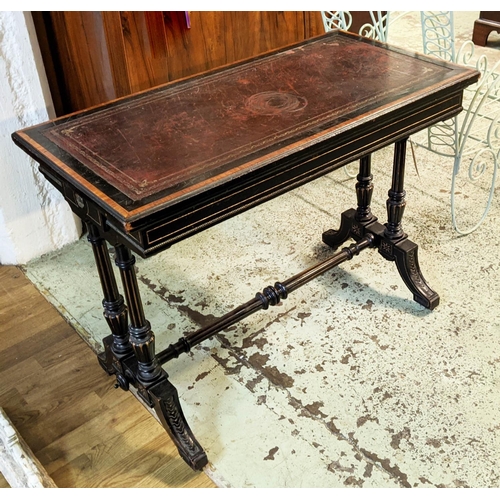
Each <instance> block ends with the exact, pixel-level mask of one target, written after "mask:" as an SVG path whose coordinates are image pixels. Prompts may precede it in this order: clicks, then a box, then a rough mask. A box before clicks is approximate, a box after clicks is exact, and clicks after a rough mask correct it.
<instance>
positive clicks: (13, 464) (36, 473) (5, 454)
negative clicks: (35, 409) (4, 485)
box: [0, 408, 57, 488]
mask: <svg viewBox="0 0 500 500" xmlns="http://www.w3.org/2000/svg"><path fill="white" fill-rule="evenodd" d="M0 471H1V472H2V474H3V475H4V477H5V479H6V480H7V482H8V483H9V485H10V486H11V487H13V488H57V486H56V484H55V483H54V481H52V479H51V478H50V476H49V475H48V474H47V472H46V471H45V469H44V468H43V466H42V464H41V463H40V462H39V461H38V459H37V458H36V457H35V455H34V454H33V452H32V451H31V450H30V448H29V447H28V445H27V444H26V443H25V441H24V439H23V438H22V437H21V435H20V434H19V433H18V432H17V430H16V428H15V427H14V425H13V424H12V422H11V421H10V420H9V417H8V416H7V414H6V413H5V411H4V410H3V408H0Z"/></svg>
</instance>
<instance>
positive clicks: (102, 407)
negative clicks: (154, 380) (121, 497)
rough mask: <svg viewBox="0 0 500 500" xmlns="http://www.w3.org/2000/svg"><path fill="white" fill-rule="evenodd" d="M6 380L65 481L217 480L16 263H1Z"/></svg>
mask: <svg viewBox="0 0 500 500" xmlns="http://www.w3.org/2000/svg"><path fill="white" fill-rule="evenodd" d="M0 380H1V384H0V407H3V409H4V410H5V412H6V413H7V415H8V416H9V418H10V420H11V421H12V423H13V424H14V426H15V427H16V428H17V430H18V432H19V433H20V434H21V436H22V437H23V438H24V440H25V441H26V443H27V444H28V446H29V447H30V448H31V450H32V451H33V452H34V454H35V455H36V457H37V458H38V460H40V462H41V463H42V465H43V466H44V468H45V469H46V470H47V472H48V473H49V474H50V476H51V477H52V479H53V480H54V481H55V483H56V484H57V486H59V487H64V488H94V487H100V488H103V487H142V488H165V487H168V488H214V487H215V485H214V484H213V482H212V481H211V480H210V479H209V478H208V477H207V476H206V475H205V474H204V473H197V472H194V471H192V470H191V469H190V468H189V467H188V466H187V465H186V464H185V463H184V462H183V460H182V459H181V458H180V457H179V455H178V454H177V450H176V448H175V446H174V444H173V443H172V441H171V440H170V439H169V437H168V435H167V434H166V432H165V431H164V430H163V428H162V427H161V426H160V424H159V423H158V422H157V421H156V419H154V418H153V417H152V416H151V414H150V413H149V412H148V411H147V410H146V409H145V408H144V407H143V406H142V405H141V404H140V403H139V401H137V399H136V398H135V397H134V396H133V395H132V394H131V393H128V392H124V391H122V390H120V389H114V388H113V380H112V379H111V378H110V377H108V375H106V374H105V373H104V371H102V370H101V368H100V367H99V365H98V364H97V361H96V359H95V356H94V354H93V353H92V351H91V350H90V348H89V347H88V346H87V345H86V344H85V343H84V342H83V340H81V339H80V337H79V336H78V335H77V333H76V332H75V331H74V330H73V328H72V327H71V326H70V325H69V324H68V323H66V322H65V320H64V319H63V318H62V317H61V315H60V314H59V313H58V312H57V310H56V309H55V308H54V307H53V306H52V305H51V304H49V303H48V302H47V300H46V299H45V298H44V297H43V295H41V294H40V293H39V292H38V291H37V290H36V288H35V287H34V286H33V284H32V283H31V282H30V281H29V280H28V279H27V278H26V277H25V276H24V274H23V273H22V271H21V270H19V269H18V268H16V267H14V266H0ZM0 487H1V488H8V487H9V484H8V483H7V481H6V480H5V478H3V476H1V475H0Z"/></svg>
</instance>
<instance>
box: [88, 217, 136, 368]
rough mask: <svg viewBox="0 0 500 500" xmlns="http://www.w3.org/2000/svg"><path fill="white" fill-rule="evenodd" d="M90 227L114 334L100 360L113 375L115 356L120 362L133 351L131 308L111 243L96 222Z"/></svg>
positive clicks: (105, 342) (110, 324) (90, 239)
mask: <svg viewBox="0 0 500 500" xmlns="http://www.w3.org/2000/svg"><path fill="white" fill-rule="evenodd" d="M87 228H88V237H87V239H88V240H89V242H90V243H91V245H92V250H93V252H94V259H95V263H96V266H97V271H98V273H99V279H100V282H101V287H102V291H103V295H104V299H103V301H102V305H103V308H104V313H103V314H104V317H105V318H106V321H107V323H108V326H109V328H110V330H111V336H110V337H106V339H105V340H104V346H105V351H104V353H103V354H102V355H101V356H99V362H100V363H101V365H102V367H103V368H104V369H105V370H106V371H107V372H108V373H109V374H112V373H115V372H116V368H115V367H113V359H117V360H118V361H119V360H120V359H123V358H124V357H126V356H128V355H130V354H131V353H132V345H131V344H130V341H129V333H128V318H127V308H126V306H125V303H124V300H123V297H122V295H121V294H120V293H119V292H118V286H117V283H116V279H115V275H114V273H113V268H112V264H111V260H110V258H109V253H108V246H107V243H106V241H105V240H104V238H102V236H101V234H100V232H99V229H98V228H97V227H96V226H95V225H93V224H90V223H87Z"/></svg>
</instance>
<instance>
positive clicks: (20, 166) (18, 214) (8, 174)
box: [0, 11, 81, 264]
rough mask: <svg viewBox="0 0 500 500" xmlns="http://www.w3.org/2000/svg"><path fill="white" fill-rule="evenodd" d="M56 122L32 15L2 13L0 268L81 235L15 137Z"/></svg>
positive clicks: (59, 197) (0, 31)
mask: <svg viewBox="0 0 500 500" xmlns="http://www.w3.org/2000/svg"><path fill="white" fill-rule="evenodd" d="M53 117H54V110H53V105H52V101H51V98H50V93H49V90H48V84H47V79H46V76H45V72H44V70H43V64H42V59H41V55H40V49H39V47H38V43H37V41H36V36H35V29H34V26H33V21H32V18H31V14H29V13H23V12H5V11H0V264H25V263H26V262H28V261H29V260H31V259H33V258H35V257H38V256H40V255H42V254H44V253H47V252H50V251H53V250H56V249H59V248H61V247H62V246H64V245H66V244H68V243H72V242H73V241H75V240H77V239H78V237H79V235H80V234H81V225H80V221H79V219H77V218H75V217H74V216H73V214H72V212H71V210H70V208H69V206H68V204H67V203H66V202H65V201H64V199H63V198H62V196H61V195H60V193H59V192H58V191H56V190H55V188H53V187H52V185H51V184H49V183H48V182H47V181H46V180H45V178H44V177H43V176H42V175H41V174H40V173H39V172H38V169H37V164H36V163H35V162H34V161H33V160H31V159H30V158H29V157H28V156H27V155H26V154H25V153H24V152H23V151H21V149H19V148H18V147H17V146H15V145H14V143H13V142H12V139H11V134H12V132H14V131H16V130H19V129H22V128H24V127H29V126H31V125H35V124H38V123H41V122H43V121H46V120H48V119H50V118H53Z"/></svg>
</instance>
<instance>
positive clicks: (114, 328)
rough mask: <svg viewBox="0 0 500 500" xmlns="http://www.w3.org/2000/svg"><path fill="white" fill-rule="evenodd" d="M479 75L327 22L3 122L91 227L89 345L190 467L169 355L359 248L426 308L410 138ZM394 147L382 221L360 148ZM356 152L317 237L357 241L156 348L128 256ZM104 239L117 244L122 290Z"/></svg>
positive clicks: (432, 302)
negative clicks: (161, 81)
mask: <svg viewBox="0 0 500 500" xmlns="http://www.w3.org/2000/svg"><path fill="white" fill-rule="evenodd" d="M478 78H479V73H478V72H477V71H474V70H470V69H466V68H461V67H459V66H455V65H451V64H448V63H445V62H443V61H438V60H432V59H429V58H426V57H423V56H418V55H415V54H410V53H407V52H405V51H402V50H399V49H395V48H392V47H389V46H387V45H384V44H381V43H378V42H374V41H371V40H367V39H363V38H361V37H358V36H354V35H350V34H346V33H342V32H331V33H328V34H326V35H323V36H321V37H317V38H313V39H310V40H306V41H305V42H301V43H298V44H295V45H292V46H289V47H286V48H284V49H280V50H277V51H273V52H270V53H267V54H264V55H262V56H259V57H256V58H253V59H251V60H248V61H244V62H241V63H236V64H233V65H230V66H226V67H224V68H222V69H218V70H215V71H211V72H208V73H205V74H202V75H198V76H195V77H192V78H188V79H185V80H182V81H177V82H173V83H171V84H167V85H164V86H160V87H157V88H154V89H152V90H149V91H146V92H142V93H138V94H135V95H132V96H129V97H126V98H123V99H119V100H117V101H114V102H111V103H107V104H105V105H102V106H99V107H95V108H92V109H90V110H85V111H82V112H79V113H75V114H73V115H69V116H66V117H62V118H59V119H56V120H52V121H50V122H47V123H43V124H41V125H38V126H35V127H31V128H29V129H25V130H22V131H19V132H16V133H14V134H13V139H14V141H15V142H16V144H18V145H19V146H20V147H21V148H22V149H23V150H25V151H26V152H27V153H28V154H29V155H31V156H32V157H33V158H34V159H35V160H37V162H38V163H39V164H40V171H41V172H42V173H43V174H44V175H45V176H46V177H47V179H49V181H50V182H51V183H52V184H54V186H55V187H56V188H57V189H59V190H60V191H61V192H62V193H63V195H64V197H65V199H66V200H67V201H68V203H69V205H70V206H71V208H72V210H73V211H74V212H75V213H76V214H77V215H78V216H80V217H81V218H82V220H83V221H84V222H85V223H86V225H87V228H88V239H89V241H90V243H91V245H92V248H93V251H94V256H95V260H96V263H97V268H98V271H99V276H100V280H101V284H102V290H103V294H104V300H103V307H104V316H105V318H106V320H107V322H108V324H109V327H110V329H111V335H109V336H108V337H106V338H105V339H104V352H103V353H101V354H100V355H99V356H98V359H99V361H100V363H101V365H102V367H103V368H104V369H105V370H106V371H107V372H108V373H109V374H114V375H116V378H117V383H118V384H119V386H120V387H122V388H123V389H125V390H127V389H128V388H129V387H130V385H132V386H133V387H135V389H136V390H137V393H138V395H139V396H140V397H141V398H142V399H143V400H144V402H145V403H147V404H148V405H149V406H150V407H151V408H154V409H155V411H156V413H157V415H158V418H159V419H160V421H161V422H162V424H163V426H164V427H165V429H166V430H167V431H168V433H169V434H170V436H171V437H172V439H173V440H174V442H175V443H176V445H177V448H178V450H179V453H180V454H181V456H182V457H183V458H184V460H185V461H186V462H187V463H188V464H189V465H190V466H191V467H192V468H194V469H201V468H202V467H203V466H205V465H206V463H207V456H206V454H205V452H204V450H203V448H202V447H201V445H200V444H199V443H198V441H197V440H196V439H195V437H194V435H193V433H192V431H191V429H190V428H189V426H188V424H187V422H186V420H185V418H184V415H183V413H182V409H181V406H180V403H179V399H178V396H177V391H176V389H175V387H174V386H173V385H172V384H171V383H170V381H169V380H168V375H167V373H166V371H165V370H164V369H163V368H162V365H163V364H165V363H167V362H168V361H169V360H171V359H173V358H175V357H178V356H179V354H181V353H183V352H188V351H189V350H190V349H191V348H192V347H193V346H194V345H196V344H198V343H200V342H202V341H203V340H205V339H207V338H209V337H211V336H212V335H214V334H216V333H217V332H219V331H221V330H223V329H225V328H227V327H229V326H230V325H232V324H234V323H236V322H237V321H239V320H241V319H243V318H245V317H246V316H248V315H250V314H252V313H253V312H255V311H258V310H260V309H267V308H268V307H269V305H275V304H277V303H278V302H280V300H282V299H285V298H286V297H287V296H288V294H290V293H291V292H293V291H294V290H296V289H297V288H298V287H300V286H301V285H303V284H304V283H307V282H308V281H310V280H311V279H313V278H314V277H316V276H318V275H320V274H321V273H323V272H325V271H327V270H329V269H332V268H333V267H335V266H336V265H338V264H340V263H342V262H344V261H345V260H347V259H351V258H352V257H353V255H355V254H358V253H359V252H360V251H361V250H363V249H365V248H368V247H376V248H377V249H378V251H379V253H380V254H381V255H382V256H383V257H385V258H386V259H388V260H390V261H394V262H395V263H396V266H397V269H398V271H399V273H400V275H401V277H402V279H403V280H404V282H405V283H406V285H407V287H408V288H409V290H410V291H411V293H412V294H413V298H414V299H415V300H416V301H417V302H419V303H420V304H422V305H423V306H425V307H427V308H429V309H433V308H434V307H436V306H437V304H438V302H439V297H438V295H437V293H436V292H435V291H433V290H432V289H431V288H430V287H429V285H428V284H427V283H426V281H425V279H424V277H423V276H422V273H421V271H420V268H419V263H418V257H417V249H418V247H417V245H416V244H415V243H413V242H411V241H410V240H409V239H408V238H407V235H406V234H405V233H404V232H403V228H402V225H401V220H402V216H403V211H404V208H405V191H404V185H403V182H404V165H405V153H406V141H407V138H408V137H409V135H410V134H413V133H415V132H417V131H419V130H421V129H423V128H426V127H428V126H429V125H431V124H434V123H436V122H438V121H440V120H444V119H447V118H450V117H452V116H454V115H456V114H457V113H459V112H460V111H461V109H462V108H461V102H462V93H463V89H464V88H466V87H467V86H468V85H470V84H472V83H474V82H475V81H477V80H478ZM389 144H395V151H394V164H393V166H392V172H393V174H392V185H391V186H390V190H389V194H388V199H387V222H386V223H385V224H381V223H380V222H379V221H378V220H377V218H376V217H375V216H374V215H373V214H372V212H371V209H370V202H371V196H372V190H373V186H372V175H371V165H370V154H371V153H372V152H374V151H376V150H378V149H380V148H382V147H385V146H387V145H389ZM358 159H359V160H360V167H359V175H358V177H357V180H358V182H357V184H356V194H357V208H355V209H354V208H353V209H349V210H347V211H345V212H344V213H343V214H342V217H341V224H340V229H339V230H337V231H335V230H328V231H326V232H325V233H324V234H323V241H324V242H325V243H326V244H327V245H329V246H331V247H333V248H336V247H338V246H340V245H341V244H342V243H343V242H345V241H346V240H348V239H349V238H352V239H353V240H354V243H353V244H351V245H350V246H349V247H345V248H343V249H342V250H341V251H340V252H338V253H336V254H335V255H333V256H332V257H330V258H329V259H327V260H326V261H324V262H322V263H319V264H317V265H315V266H313V267H312V268H310V269H308V270H306V271H303V272H301V273H299V274H297V275H295V276H293V277H291V278H289V279H287V280H285V281H283V282H278V283H275V284H274V286H268V287H267V288H265V289H264V290H263V291H262V292H259V293H257V294H256V296H255V298H254V299H252V300H250V301H249V302H247V303H245V304H243V305H242V306H240V307H237V308H236V309H235V310H233V311H231V312H229V313H228V314H226V315H225V316H223V317H222V318H220V319H219V320H217V321H216V322H215V323H214V324H213V325H211V326H209V327H205V328H202V329H201V330H199V331H197V332H194V333H185V334H184V335H182V336H181V337H180V340H178V341H177V342H175V343H173V344H171V345H170V346H169V347H168V348H167V349H165V350H164V351H163V352H160V353H155V343H154V335H153V333H152V330H151V326H150V323H149V322H148V320H147V319H146V318H145V315H144V310H143V306H142V302H141V297H140V294H139V288H138V285H137V279H136V275H135V269H134V263H135V258H134V256H133V254H132V252H136V253H138V254H139V255H141V256H143V257H148V256H151V255H153V254H155V253H157V252H159V251H162V250H164V249H166V248H168V247H169V246H170V245H172V244H174V243H176V242H178V241H180V240H182V239H184V238H187V237H189V236H190V235H192V234H194V233H196V232H199V231H201V230H203V229H205V228H207V227H209V226H212V225H214V224H217V223H218V222H220V221H222V220H225V219H227V218H229V217H232V216H234V215H236V214H238V213H241V212H243V211H245V210H247V209H249V208H251V207H253V206H255V205H257V204H259V203H262V202H264V201H266V200H269V199H271V198H273V197H275V196H278V195H280V194H282V193H285V192H287V191H290V190H291V189H293V188H295V187H297V186H300V185H302V184H305V183H307V182H309V181H311V180H313V179H316V178H318V177H320V176H322V175H324V174H326V173H328V172H331V171H333V170H335V169H337V168H339V167H341V166H342V165H345V164H347V163H349V162H352V161H353V160H358ZM332 196H334V193H332ZM106 242H109V243H110V244H111V245H113V246H114V247H115V257H116V264H117V266H118V268H119V271H120V275H121V279H122V284H123V290H124V295H125V299H124V298H123V297H122V295H121V294H120V292H119V290H118V286H117V283H116V281H115V278H114V274H113V269H112V267H111V262H110V258H109V253H108V249H107V243H106ZM229 258H230V249H228V259H229ZM179 333H180V334H181V333H183V332H179Z"/></svg>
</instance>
